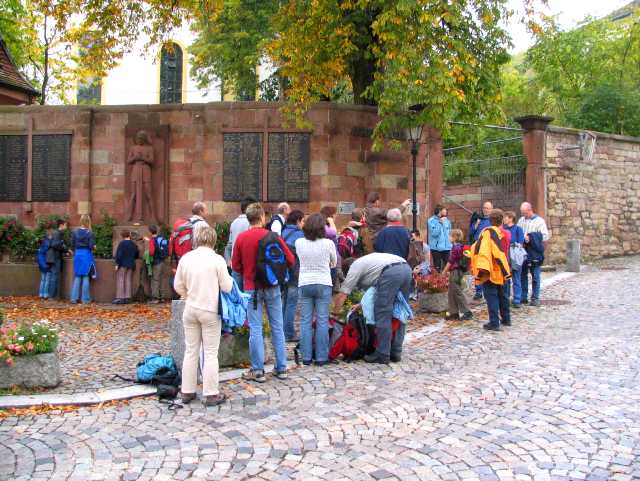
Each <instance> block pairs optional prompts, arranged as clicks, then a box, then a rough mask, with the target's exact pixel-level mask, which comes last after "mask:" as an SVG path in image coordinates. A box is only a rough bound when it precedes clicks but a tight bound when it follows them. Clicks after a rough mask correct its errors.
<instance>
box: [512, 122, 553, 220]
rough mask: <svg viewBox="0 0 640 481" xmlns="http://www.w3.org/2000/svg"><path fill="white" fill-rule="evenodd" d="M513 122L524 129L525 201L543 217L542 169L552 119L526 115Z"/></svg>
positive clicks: (544, 195)
mask: <svg viewBox="0 0 640 481" xmlns="http://www.w3.org/2000/svg"><path fill="white" fill-rule="evenodd" d="M515 120H516V122H518V123H519V124H520V125H521V126H522V128H523V129H524V135H523V138H522V144H523V145H522V148H523V151H524V154H525V156H526V157H527V171H526V183H525V195H526V200H527V201H528V202H530V203H531V205H532V206H533V210H534V211H535V212H536V213H537V214H538V215H540V216H541V217H544V216H545V215H546V184H545V175H544V169H543V167H544V161H545V156H546V137H547V127H548V125H549V123H551V121H553V118H552V117H543V116H540V115H527V116H524V117H518V118H517V119H515Z"/></svg>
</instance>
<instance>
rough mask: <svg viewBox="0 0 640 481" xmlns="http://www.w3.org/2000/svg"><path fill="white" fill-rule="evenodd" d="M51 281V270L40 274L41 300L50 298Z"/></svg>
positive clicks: (39, 293) (39, 292)
mask: <svg viewBox="0 0 640 481" xmlns="http://www.w3.org/2000/svg"><path fill="white" fill-rule="evenodd" d="M52 269H53V268H52ZM50 280H51V270H49V272H41V273H40V290H39V291H38V295H39V296H40V298H41V299H48V298H49V282H50Z"/></svg>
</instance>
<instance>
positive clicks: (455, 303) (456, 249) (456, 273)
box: [442, 229, 473, 321]
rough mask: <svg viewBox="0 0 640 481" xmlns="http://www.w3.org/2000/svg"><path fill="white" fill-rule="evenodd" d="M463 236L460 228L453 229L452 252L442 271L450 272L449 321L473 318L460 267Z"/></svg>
mask: <svg viewBox="0 0 640 481" xmlns="http://www.w3.org/2000/svg"><path fill="white" fill-rule="evenodd" d="M463 238H464V236H463V234H462V231H461V230H460V229H453V230H452V231H451V234H449V240H450V241H451V244H452V246H451V254H450V255H449V260H448V262H447V265H446V266H445V267H444V269H443V271H442V275H446V274H447V273H448V274H449V315H448V316H447V317H446V320H447V321H457V320H460V321H468V320H470V319H473V314H472V313H471V311H470V310H469V306H468V304H467V300H466V299H465V297H464V291H463V289H462V281H463V279H464V272H463V271H462V269H461V267H460V261H461V260H462V257H463V256H464V246H463V245H462V239H463Z"/></svg>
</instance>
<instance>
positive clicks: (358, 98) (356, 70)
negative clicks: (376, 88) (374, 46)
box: [349, 52, 377, 105]
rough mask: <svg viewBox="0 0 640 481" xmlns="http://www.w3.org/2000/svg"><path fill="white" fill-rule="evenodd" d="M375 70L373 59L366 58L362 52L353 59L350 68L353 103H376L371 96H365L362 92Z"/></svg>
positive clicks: (372, 77)
mask: <svg viewBox="0 0 640 481" xmlns="http://www.w3.org/2000/svg"><path fill="white" fill-rule="evenodd" d="M375 72H376V64H375V60H373V59H367V58H365V56H364V52H361V53H360V55H358V58H356V59H354V60H353V62H352V64H351V68H350V75H349V76H350V78H351V86H352V88H353V103H354V104H356V105H377V103H376V101H375V100H374V99H371V98H365V97H364V93H365V90H366V89H367V87H369V86H370V85H371V84H372V83H373V80H374V74H375Z"/></svg>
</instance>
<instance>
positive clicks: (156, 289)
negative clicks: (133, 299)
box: [144, 225, 169, 304]
mask: <svg viewBox="0 0 640 481" xmlns="http://www.w3.org/2000/svg"><path fill="white" fill-rule="evenodd" d="M149 234H151V237H150V238H149V237H145V238H144V240H145V241H146V242H148V244H149V256H150V261H151V300H150V301H149V303H150V304H158V303H160V302H162V292H161V290H160V283H161V282H162V274H163V272H164V264H165V262H164V261H165V259H166V258H167V257H168V256H169V241H167V239H165V238H164V237H162V236H160V235H158V227H157V226H155V225H150V226H149Z"/></svg>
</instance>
